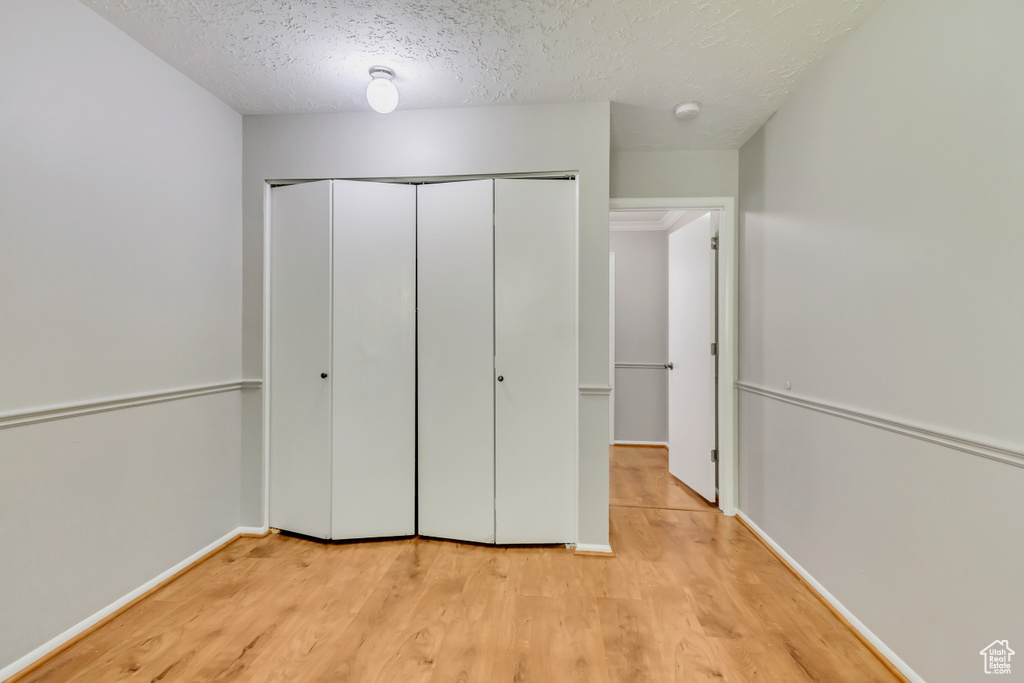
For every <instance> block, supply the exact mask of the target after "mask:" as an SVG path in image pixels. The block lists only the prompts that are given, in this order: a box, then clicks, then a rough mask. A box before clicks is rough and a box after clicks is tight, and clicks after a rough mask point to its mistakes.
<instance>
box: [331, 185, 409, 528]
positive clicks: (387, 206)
mask: <svg viewBox="0 0 1024 683" xmlns="http://www.w3.org/2000/svg"><path fill="white" fill-rule="evenodd" d="M333 254H334V283H333V297H334V301H333V308H334V348H333V354H334V363H333V366H334V369H333V372H334V374H333V391H334V397H333V398H334V411H333V425H334V471H333V489H334V495H333V511H332V515H331V517H332V533H333V537H334V538H372V537H381V536H407V535H412V534H414V533H415V531H416V529H415V500H416V432H415V425H416V390H415V387H416V188H415V186H412V185H398V184H389V183H371V182H354V181H334V247H333Z"/></svg>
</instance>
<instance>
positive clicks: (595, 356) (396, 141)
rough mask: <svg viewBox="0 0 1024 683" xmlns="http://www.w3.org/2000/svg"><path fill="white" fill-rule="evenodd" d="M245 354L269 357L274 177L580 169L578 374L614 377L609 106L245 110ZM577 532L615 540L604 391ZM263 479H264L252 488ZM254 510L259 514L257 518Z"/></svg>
mask: <svg viewBox="0 0 1024 683" xmlns="http://www.w3.org/2000/svg"><path fill="white" fill-rule="evenodd" d="M244 131H245V133H244V140H245V143H244V144H245V152H244V157H245V180H244V214H245V219H244V222H245V244H244V259H245V279H244V282H245V284H244V319H243V330H244V332H243V344H244V349H243V357H244V368H245V371H246V376H250V377H254V376H261V374H262V362H263V360H262V359H263V347H262V334H263V221H264V215H263V206H264V204H263V202H264V192H265V188H266V187H267V185H266V182H265V181H266V180H284V179H301V178H385V177H425V176H446V175H448V176H458V175H486V174H498V173H524V172H534V171H577V172H579V185H578V191H579V202H580V204H579V205H580V215H579V221H580V225H579V231H580V236H579V274H580V295H579V302H578V304H579V340H580V342H579V382H580V384H581V385H604V386H607V385H608V140H609V105H608V103H607V102H603V103H581V104H564V105H546V106H517V107H482V108H474V109H434V110H420V111H402V110H399V111H396V112H394V113H393V114H389V115H387V116H381V115H379V114H375V113H356V114H308V115H281V116H246V117H245V121H244ZM579 410H580V415H579V420H580V423H579V424H580V431H579V439H580V442H579V449H580V467H579V494H580V496H579V520H580V528H579V540H580V542H581V543H586V544H592V545H605V544H607V543H608V438H607V435H608V397H607V395H581V396H580V403H579ZM261 425H262V416H261V414H260V412H259V410H258V406H246V412H245V416H244V430H245V436H244V437H243V438H244V439H245V446H246V450H245V456H244V464H243V468H244V473H243V476H244V477H245V481H246V485H247V487H248V488H247V490H246V492H245V494H244V495H245V501H244V510H245V514H246V517H245V519H246V520H247V522H246V523H249V524H255V523H258V520H256V519H254V517H255V516H256V515H260V519H262V513H261V510H260V505H261V503H262V499H261V494H260V492H261V491H262V480H261V472H262V464H261V453H260V452H259V451H258V450H257V449H255V448H253V446H254V445H256V444H258V443H259V442H260V441H259V440H260V434H261V431H260V430H261ZM256 483H258V484H259V486H258V487H257V486H252V485H253V484H256ZM250 520H251V521H250Z"/></svg>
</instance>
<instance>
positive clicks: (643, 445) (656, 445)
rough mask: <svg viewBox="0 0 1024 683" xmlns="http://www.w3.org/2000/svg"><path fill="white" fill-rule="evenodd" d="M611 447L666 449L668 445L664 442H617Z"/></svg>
mask: <svg viewBox="0 0 1024 683" xmlns="http://www.w3.org/2000/svg"><path fill="white" fill-rule="evenodd" d="M612 445H613V446H632V447H635V448H668V443H667V442H665V441H618V440H616V441H615V443H613V444H612Z"/></svg>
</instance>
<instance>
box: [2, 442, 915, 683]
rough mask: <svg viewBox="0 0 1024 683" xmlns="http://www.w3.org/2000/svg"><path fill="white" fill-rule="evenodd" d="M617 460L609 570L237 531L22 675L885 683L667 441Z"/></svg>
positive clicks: (873, 663)
mask: <svg viewBox="0 0 1024 683" xmlns="http://www.w3.org/2000/svg"><path fill="white" fill-rule="evenodd" d="M612 461H613V465H612V508H611V529H612V544H613V547H614V549H615V554H616V555H615V557H614V558H613V559H609V558H601V557H583V556H577V555H573V553H572V552H571V551H568V550H565V549H564V548H551V547H530V548H493V547H486V546H478V545H466V544H459V543H450V542H443V541H435V540H425V539H409V540H398V541H382V542H374V543H345V544H327V543H317V542H313V541H309V540H306V539H300V538H294V537H290V536H286V535H283V534H282V535H277V534H274V535H271V536H268V537H266V538H260V539H250V538H245V539H240V540H238V541H236V542H235V543H233V544H231V545H230V546H229V547H228V548H227V549H225V550H223V551H222V552H220V553H218V554H217V555H215V556H214V557H212V558H211V559H210V560H208V561H207V562H204V563H203V564H201V565H199V566H198V567H196V568H195V569H193V570H192V571H190V572H188V573H186V574H185V575H184V576H182V577H181V578H180V579H178V580H176V581H174V582H172V583H171V584H169V585H167V586H166V587H165V588H163V589H161V590H159V591H157V592H156V593H154V594H152V595H151V596H150V597H148V598H146V599H145V600H143V601H141V602H140V603H138V604H136V605H135V606H134V607H132V608H130V609H129V610H127V611H126V612H124V613H123V614H121V615H120V616H118V617H117V618H116V619H114V620H112V621H111V622H109V623H108V624H106V625H105V626H103V627H101V628H100V629H98V630H97V631H95V632H94V633H92V634H91V635H89V636H88V637H86V638H85V639H83V640H82V641H80V642H79V643H77V644H76V645H74V646H72V647H71V648H69V649H68V650H66V651H65V652H63V653H61V654H59V655H58V656H56V657H55V658H53V659H51V660H50V661H49V662H47V663H46V664H45V665H44V666H42V667H41V668H39V669H37V670H35V671H34V672H32V673H30V674H29V675H28V676H26V677H24V678H23V679H21V680H22V681H23V682H24V683H29V682H31V683H41V682H43V681H61V682H62V683H64V682H68V683H70V682H90V683H91V682H93V681H129V680H130V681H161V682H169V681H189V682H193V681H302V682H304V683H305V682H315V681H348V682H352V683H370V682H377V681H380V682H383V681H394V682H396V683H412V682H417V681H423V682H426V681H433V682H437V683H455V682H465V683H475V682H485V683H489V682H492V681H493V682H506V681H507V682H513V681H515V682H526V681H536V682H538V683H561V682H563V681H565V682H578V681H601V682H608V683H611V682H619V681H630V682H640V681H650V682H658V683H661V682H669V681H678V682H681V681H687V682H691V681H693V682H696V681H730V682H731V681H744V682H745V681H756V682H758V683H775V682H784V683H802V682H807V681H819V682H824V681H851V682H856V683H869V682H872V681H885V682H891V681H894V680H897V679H896V678H894V677H893V675H892V674H890V673H889V672H888V671H887V669H886V668H885V667H884V666H883V665H882V663H881V662H880V661H879V660H878V659H876V658H875V657H874V656H873V655H872V653H871V652H870V651H869V650H868V649H867V648H866V647H864V646H863V645H862V644H861V643H860V642H859V641H858V640H857V638H855V637H854V636H853V634H852V633H850V631H849V630H848V629H847V628H846V627H845V626H844V625H843V624H842V623H841V622H840V621H839V620H837V619H836V618H835V617H834V616H833V615H832V614H831V613H830V612H829V611H828V610H827V609H826V608H825V607H824V606H823V605H822V604H821V602H820V601H819V600H818V599H817V598H816V597H815V596H813V595H812V594H811V593H810V592H809V591H808V590H807V589H806V587H805V586H804V585H803V584H801V582H800V581H799V580H798V579H796V577H794V576H793V575H792V574H791V573H790V572H789V571H788V570H787V569H786V568H785V567H784V566H783V565H782V564H781V563H780V562H779V561H778V560H777V559H776V558H775V557H774V556H773V555H771V554H770V553H769V552H768V551H767V550H766V549H765V548H764V547H763V546H762V545H761V544H760V543H759V542H758V541H757V540H756V539H755V538H754V537H753V535H752V534H751V533H750V532H749V531H748V530H747V529H746V528H745V527H743V526H742V524H740V523H739V522H738V521H737V520H735V519H733V518H729V517H725V516H723V515H722V514H720V513H719V512H717V511H716V510H715V509H714V508H713V507H711V506H709V505H708V504H707V503H705V502H703V501H702V500H701V499H700V498H699V497H698V496H696V494H693V493H692V492H690V491H689V490H688V489H686V488H685V487H683V486H682V485H681V484H679V483H678V482H676V481H675V480H674V479H672V478H671V477H670V476H669V475H668V473H667V464H666V455H665V452H664V451H663V450H658V449H640V448H624V447H617V448H615V449H613V458H612Z"/></svg>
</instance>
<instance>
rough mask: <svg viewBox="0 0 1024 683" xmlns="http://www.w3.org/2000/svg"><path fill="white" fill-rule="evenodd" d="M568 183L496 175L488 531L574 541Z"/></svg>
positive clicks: (504, 538) (509, 539)
mask: <svg viewBox="0 0 1024 683" xmlns="http://www.w3.org/2000/svg"><path fill="white" fill-rule="evenodd" d="M576 324H577V323H576V183H575V181H572V180H519V179H517V180H510V179H497V180H495V181H494V338H495V359H494V372H495V376H496V379H497V378H499V377H500V378H501V379H500V381H497V382H496V384H495V395H494V404H495V405H494V412H495V435H494V436H495V532H496V541H497V542H498V543H566V542H570V541H573V540H575V537H576V534H575V519H576V515H575V511H576V510H575V506H576V396H577V391H578V390H577V380H576Z"/></svg>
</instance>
